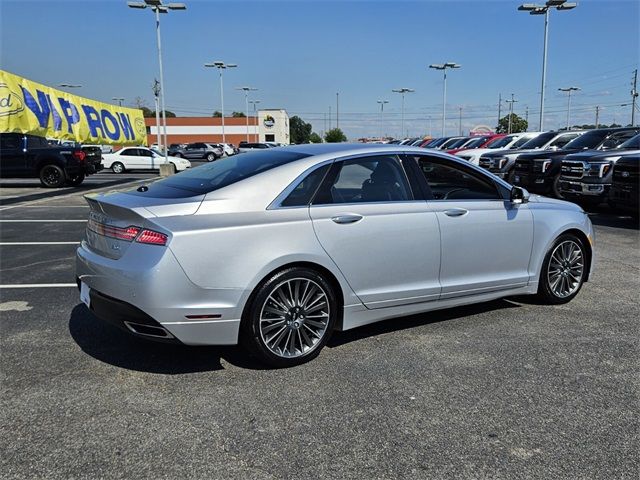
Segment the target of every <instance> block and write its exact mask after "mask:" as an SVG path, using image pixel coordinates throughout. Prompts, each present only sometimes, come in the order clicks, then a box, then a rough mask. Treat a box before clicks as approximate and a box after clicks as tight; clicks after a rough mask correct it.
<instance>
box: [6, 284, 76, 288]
mask: <svg viewBox="0 0 640 480" xmlns="http://www.w3.org/2000/svg"><path fill="white" fill-rule="evenodd" d="M69 287H75V288H78V285H76V284H75V283H22V284H20V283H18V284H13V285H0V288H69Z"/></svg>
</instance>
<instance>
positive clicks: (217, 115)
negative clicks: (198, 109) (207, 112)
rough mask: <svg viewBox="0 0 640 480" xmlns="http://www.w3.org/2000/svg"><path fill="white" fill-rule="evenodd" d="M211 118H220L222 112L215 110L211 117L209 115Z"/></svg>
mask: <svg viewBox="0 0 640 480" xmlns="http://www.w3.org/2000/svg"><path fill="white" fill-rule="evenodd" d="M211 116H212V117H215V118H220V117H222V112H220V111H218V110H216V111H215V112H213V115H211Z"/></svg>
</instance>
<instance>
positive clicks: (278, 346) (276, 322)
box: [241, 267, 339, 367]
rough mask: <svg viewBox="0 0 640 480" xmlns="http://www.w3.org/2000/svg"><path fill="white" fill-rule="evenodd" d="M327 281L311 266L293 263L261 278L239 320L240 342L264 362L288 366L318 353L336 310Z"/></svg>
mask: <svg viewBox="0 0 640 480" xmlns="http://www.w3.org/2000/svg"><path fill="white" fill-rule="evenodd" d="M338 308H339V307H338V301H337V299H336V294H335V292H334V289H333V287H332V286H331V284H330V283H329V282H328V281H327V280H326V278H325V277H324V276H323V275H321V274H320V273H318V272H316V271H315V270H311V269H308V268H301V267H293V268H287V269H284V270H281V271H279V272H277V273H275V274H274V275H273V276H271V277H270V278H268V279H267V280H265V281H264V282H263V283H262V284H261V285H259V286H258V287H257V290H256V291H255V292H254V295H252V299H251V300H250V304H249V305H248V308H247V309H246V311H245V315H244V318H243V319H242V337H241V343H242V344H243V346H244V347H245V348H247V349H248V350H249V352H250V353H252V354H253V355H254V356H255V357H257V358H258V360H260V361H261V362H263V363H266V364H268V365H271V366H273V367H291V366H294V365H299V364H301V363H304V362H307V361H309V360H311V359H313V358H315V357H316V356H318V354H319V353H320V350H321V349H322V347H324V346H325V345H326V343H327V341H328V340H329V337H330V336H331V332H332V330H333V328H334V326H335V322H336V318H337V315H338Z"/></svg>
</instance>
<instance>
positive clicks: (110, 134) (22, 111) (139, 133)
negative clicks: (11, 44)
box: [0, 70, 147, 145]
mask: <svg viewBox="0 0 640 480" xmlns="http://www.w3.org/2000/svg"><path fill="white" fill-rule="evenodd" d="M0 132H17V133H30V134H32V135H39V136H41V137H47V138H58V139H64V140H75V141H76V142H79V143H85V144H98V145H146V144H147V129H146V127H145V124H144V117H143V116H142V110H138V109H136V108H126V107H119V106H117V105H110V104H108V103H102V102H97V101H95V100H90V99H88V98H84V97H79V96H77V95H71V94H70V93H67V92H63V91H61V90H56V89H55V88H51V87H47V86H46V85H42V84H40V83H36V82H32V81H31V80H27V79H26V78H22V77H19V76H17V75H14V74H12V73H9V72H5V71H4V70H0Z"/></svg>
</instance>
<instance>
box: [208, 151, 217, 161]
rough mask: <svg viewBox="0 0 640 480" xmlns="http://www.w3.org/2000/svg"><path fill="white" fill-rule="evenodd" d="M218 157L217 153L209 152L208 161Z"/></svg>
mask: <svg viewBox="0 0 640 480" xmlns="http://www.w3.org/2000/svg"><path fill="white" fill-rule="evenodd" d="M217 158H218V157H216V154H215V153H208V154H207V162H213V161H214V160H216V159H217Z"/></svg>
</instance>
